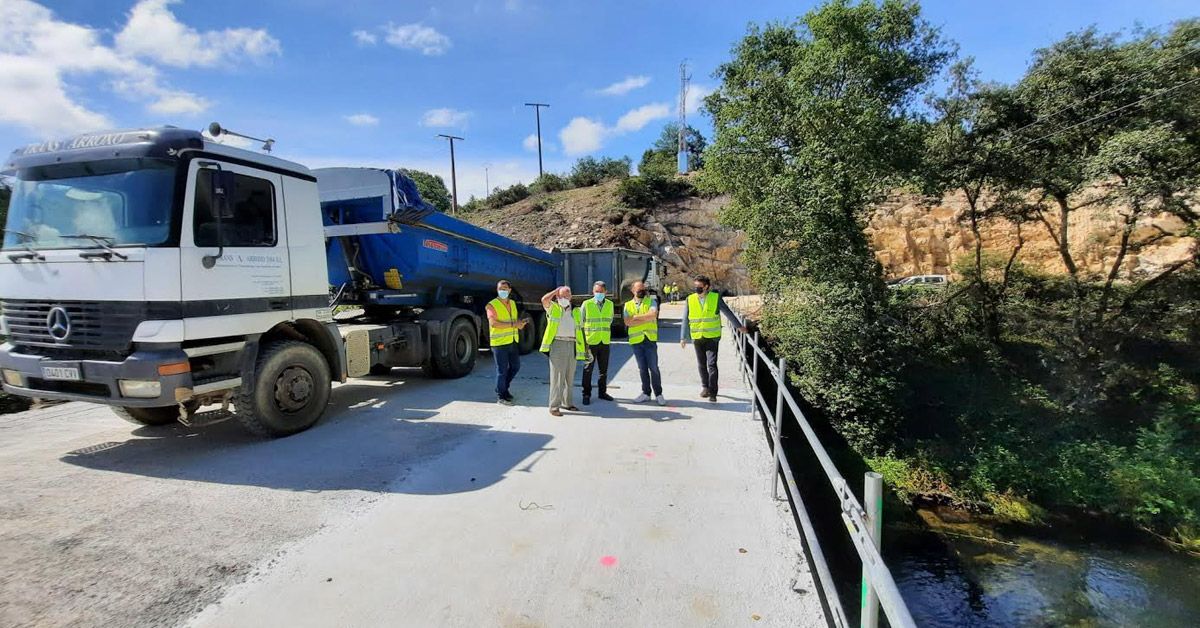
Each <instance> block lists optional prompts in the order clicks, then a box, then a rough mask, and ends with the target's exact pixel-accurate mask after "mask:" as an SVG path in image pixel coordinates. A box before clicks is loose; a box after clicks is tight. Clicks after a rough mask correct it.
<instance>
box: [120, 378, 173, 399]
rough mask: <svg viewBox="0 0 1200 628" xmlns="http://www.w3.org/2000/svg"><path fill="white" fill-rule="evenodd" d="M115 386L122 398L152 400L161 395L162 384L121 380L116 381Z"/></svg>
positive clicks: (137, 380)
mask: <svg viewBox="0 0 1200 628" xmlns="http://www.w3.org/2000/svg"><path fill="white" fill-rule="evenodd" d="M117 386H118V387H120V389H121V396H122V397H137V398H140V399H153V398H155V397H158V396H159V395H161V394H162V384H160V383H159V382H157V381H154V380H144V379H121V380H117Z"/></svg>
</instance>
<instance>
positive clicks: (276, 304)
mask: <svg viewBox="0 0 1200 628" xmlns="http://www.w3.org/2000/svg"><path fill="white" fill-rule="evenodd" d="M289 302H290V299H270V300H268V301H267V305H268V306H269V307H270V308H271V309H272V310H287V309H291V308H290V306H289Z"/></svg>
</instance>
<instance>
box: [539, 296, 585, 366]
mask: <svg viewBox="0 0 1200 628" xmlns="http://www.w3.org/2000/svg"><path fill="white" fill-rule="evenodd" d="M571 317H572V318H574V319H575V359H576V360H587V350H586V349H584V346H583V328H582V326H581V325H580V323H579V308H575V309H574V310H572V311H571ZM560 318H562V306H560V305H559V304H557V303H555V304H553V305H551V306H550V312H549V313H548V314H547V315H546V333H544V334H542V348H541V352H542V353H550V345H552V344H554V338H555V336H556V335H558V319H560Z"/></svg>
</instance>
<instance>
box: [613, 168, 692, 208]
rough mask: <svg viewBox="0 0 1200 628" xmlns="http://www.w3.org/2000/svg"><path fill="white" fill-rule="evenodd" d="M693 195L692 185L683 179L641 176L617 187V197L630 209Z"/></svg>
mask: <svg viewBox="0 0 1200 628" xmlns="http://www.w3.org/2000/svg"><path fill="white" fill-rule="evenodd" d="M691 193H692V185H691V184H690V183H688V182H687V181H685V180H683V179H677V178H675V177H673V176H671V177H658V176H650V175H640V176H636V177H629V178H628V179H625V180H624V181H621V184H620V185H619V186H617V197H618V198H620V199H621V202H622V203H624V204H625V205H627V206H629V207H637V208H643V209H644V208H649V207H655V206H657V205H659V204H661V203H664V202H667V201H673V200H676V199H680V198H684V197H686V196H688V195H689V194H691Z"/></svg>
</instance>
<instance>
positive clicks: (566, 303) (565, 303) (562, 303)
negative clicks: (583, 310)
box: [558, 297, 571, 307]
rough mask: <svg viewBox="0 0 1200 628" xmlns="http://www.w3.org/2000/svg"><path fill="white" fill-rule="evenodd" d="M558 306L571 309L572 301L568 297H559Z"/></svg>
mask: <svg viewBox="0 0 1200 628" xmlns="http://www.w3.org/2000/svg"><path fill="white" fill-rule="evenodd" d="M558 304H559V306H561V307H571V300H570V299H568V298H566V297H559V298H558Z"/></svg>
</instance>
